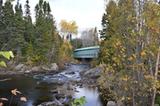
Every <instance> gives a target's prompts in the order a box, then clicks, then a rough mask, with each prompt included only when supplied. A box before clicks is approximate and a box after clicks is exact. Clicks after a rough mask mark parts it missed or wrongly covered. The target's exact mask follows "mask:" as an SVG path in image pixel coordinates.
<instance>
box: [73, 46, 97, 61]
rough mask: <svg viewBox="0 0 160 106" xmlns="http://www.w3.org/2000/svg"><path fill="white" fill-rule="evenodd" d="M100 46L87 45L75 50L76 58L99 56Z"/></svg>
mask: <svg viewBox="0 0 160 106" xmlns="http://www.w3.org/2000/svg"><path fill="white" fill-rule="evenodd" d="M99 48H100V47H99V46H92V47H85V48H79V49H76V50H74V58H97V57H98V53H99Z"/></svg>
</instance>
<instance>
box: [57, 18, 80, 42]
mask: <svg viewBox="0 0 160 106" xmlns="http://www.w3.org/2000/svg"><path fill="white" fill-rule="evenodd" d="M60 27H61V32H62V33H63V38H64V39H66V40H69V41H70V40H71V39H72V34H77V32H78V26H77V25H76V22H75V21H70V22H67V21H66V20H61V22H60Z"/></svg>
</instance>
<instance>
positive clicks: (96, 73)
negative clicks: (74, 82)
mask: <svg viewBox="0 0 160 106" xmlns="http://www.w3.org/2000/svg"><path fill="white" fill-rule="evenodd" d="M101 70H102V68H101V67H96V68H92V69H90V70H88V71H86V72H84V76H85V77H89V78H97V77H100V74H101Z"/></svg>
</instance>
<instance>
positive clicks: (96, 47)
mask: <svg viewBox="0 0 160 106" xmlns="http://www.w3.org/2000/svg"><path fill="white" fill-rule="evenodd" d="M99 48H100V46H92V47H84V48H79V49H75V50H74V52H76V51H82V50H89V49H99Z"/></svg>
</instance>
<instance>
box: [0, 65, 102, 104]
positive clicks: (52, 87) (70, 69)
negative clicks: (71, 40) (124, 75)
mask: <svg viewBox="0 0 160 106" xmlns="http://www.w3.org/2000/svg"><path fill="white" fill-rule="evenodd" d="M53 66H56V65H55V64H54V65H51V66H50V67H45V68H44V67H43V70H44V69H45V71H43V73H41V72H40V73H36V74H28V73H27V72H26V70H24V69H23V68H24V67H25V66H23V65H19V66H17V67H18V68H19V67H21V68H19V71H20V72H21V73H22V74H20V75H16V77H15V76H6V77H4V76H3V77H0V80H4V81H3V82H1V81H0V94H2V95H0V97H8V98H9V97H10V94H9V93H8V94H6V92H9V91H10V90H11V89H13V88H18V89H19V90H20V91H21V92H23V93H24V96H26V97H27V98H28V101H27V103H21V102H18V105H20V106H37V105H38V106H67V105H68V106H70V101H72V100H73V99H74V98H79V97H81V96H85V97H86V100H87V103H86V105H85V106H103V105H102V102H101V100H100V98H99V93H98V89H97V87H96V86H97V85H96V84H97V83H96V79H97V78H98V77H99V76H100V71H101V70H102V68H101V67H97V68H92V69H91V68H90V67H89V65H86V64H68V65H66V69H65V70H61V71H58V69H56V70H55V67H53ZM22 67H23V68H22ZM51 68H52V69H53V68H54V70H50V69H51ZM22 69H23V70H24V71H23V72H22ZM40 69H42V67H41V68H40ZM40 69H38V68H37V67H34V68H32V71H30V72H29V73H34V71H33V70H35V72H37V71H38V70H40ZM36 70H37V71H36ZM44 72H45V73H44ZM14 74H15V73H14ZM10 75H13V74H12V73H11V74H10ZM5 79H6V80H5ZM2 91H3V92H2ZM15 98H17V97H15ZM17 101H18V100H17ZM13 104H14V105H13V106H18V105H16V104H17V102H15V103H14V102H13Z"/></svg>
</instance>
